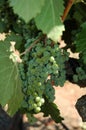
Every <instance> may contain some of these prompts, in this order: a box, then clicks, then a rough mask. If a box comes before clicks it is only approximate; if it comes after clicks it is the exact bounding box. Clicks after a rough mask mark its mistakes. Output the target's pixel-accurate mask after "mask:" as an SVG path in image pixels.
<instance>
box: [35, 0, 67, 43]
mask: <svg viewBox="0 0 86 130" xmlns="http://www.w3.org/2000/svg"><path fill="white" fill-rule="evenodd" d="M63 11H64V6H63V0H46V3H45V5H44V6H43V8H42V11H41V13H40V14H39V15H37V17H36V18H35V21H36V25H37V27H38V29H41V30H42V31H43V33H45V34H47V36H48V37H49V38H51V39H52V40H54V41H55V42H57V41H58V40H59V38H60V36H61V35H62V31H63V30H64V25H63V23H62V21H61V16H62V14H63Z"/></svg>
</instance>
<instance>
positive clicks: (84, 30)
mask: <svg viewBox="0 0 86 130" xmlns="http://www.w3.org/2000/svg"><path fill="white" fill-rule="evenodd" d="M74 44H75V45H76V50H77V52H80V53H81V54H82V59H83V61H84V63H85V64H86V22H85V23H83V24H82V25H81V30H80V31H79V32H78V33H77V35H76V39H75V42H74Z"/></svg>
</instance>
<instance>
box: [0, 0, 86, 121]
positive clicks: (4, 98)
mask: <svg viewBox="0 0 86 130" xmlns="http://www.w3.org/2000/svg"><path fill="white" fill-rule="evenodd" d="M27 5H28V6H27ZM32 5H33V7H32ZM28 8H29V9H28ZM84 12H86V1H85V0H60V1H59V0H58V1H56V0H51V1H48V0H46V1H45V0H37V3H35V1H31V2H30V1H29V0H28V1H26V2H24V5H23V0H21V1H19V3H18V2H17V0H14V1H13V0H1V1H0V33H2V34H3V33H4V34H5V38H4V40H3V39H0V104H1V106H2V107H4V106H5V105H8V110H7V113H8V114H9V115H11V116H13V115H14V114H15V113H16V112H17V111H18V112H20V113H21V114H24V113H26V114H27V117H28V119H29V121H31V122H32V123H33V122H34V121H36V119H35V118H34V114H37V113H39V112H43V113H44V116H49V115H50V116H51V117H52V119H53V120H54V121H55V122H57V123H58V122H61V121H62V119H63V118H62V117H61V116H60V111H59V109H58V107H57V106H56V104H54V100H55V88H54V86H55V87H57V86H61V87H62V86H64V83H65V81H66V80H69V81H70V82H73V83H77V84H79V85H80V86H84V87H85V86H86V13H84ZM63 41H64V42H65V47H63V44H62V42H63ZM60 45H61V46H60ZM69 48H70V50H71V52H73V53H76V52H77V53H78V58H71V57H70V54H69V53H68V49H69ZM4 78H5V81H6V82H3V79H4ZM84 83H85V85H81V84H84ZM8 93H9V94H8ZM16 100H17V103H16ZM12 103H13V105H12ZM57 105H58V104H57ZM52 111H53V113H52Z"/></svg>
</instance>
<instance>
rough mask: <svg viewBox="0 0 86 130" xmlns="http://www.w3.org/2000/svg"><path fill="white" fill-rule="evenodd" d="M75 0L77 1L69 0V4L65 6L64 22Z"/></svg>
mask: <svg viewBox="0 0 86 130" xmlns="http://www.w3.org/2000/svg"><path fill="white" fill-rule="evenodd" d="M74 2H75V0H68V2H67V6H66V7H65V10H64V13H63V16H62V21H63V22H64V21H65V19H66V17H67V15H68V13H69V11H70V9H71V7H72V5H73V3H74Z"/></svg>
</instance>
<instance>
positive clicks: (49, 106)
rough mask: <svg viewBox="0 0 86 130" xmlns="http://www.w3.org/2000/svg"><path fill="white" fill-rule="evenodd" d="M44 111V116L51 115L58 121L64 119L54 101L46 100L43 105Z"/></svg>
mask: <svg viewBox="0 0 86 130" xmlns="http://www.w3.org/2000/svg"><path fill="white" fill-rule="evenodd" d="M42 112H43V113H44V116H48V115H50V116H51V118H52V119H53V120H54V121H55V122H56V123H59V122H61V121H62V120H63V118H62V117H61V116H60V112H59V110H58V108H57V106H56V104H54V103H52V102H48V101H46V102H45V104H44V105H43V107H42Z"/></svg>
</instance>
